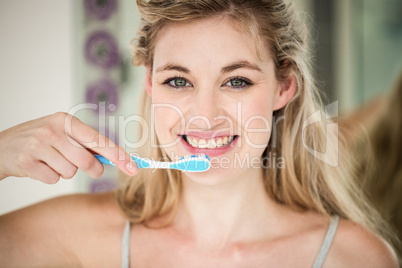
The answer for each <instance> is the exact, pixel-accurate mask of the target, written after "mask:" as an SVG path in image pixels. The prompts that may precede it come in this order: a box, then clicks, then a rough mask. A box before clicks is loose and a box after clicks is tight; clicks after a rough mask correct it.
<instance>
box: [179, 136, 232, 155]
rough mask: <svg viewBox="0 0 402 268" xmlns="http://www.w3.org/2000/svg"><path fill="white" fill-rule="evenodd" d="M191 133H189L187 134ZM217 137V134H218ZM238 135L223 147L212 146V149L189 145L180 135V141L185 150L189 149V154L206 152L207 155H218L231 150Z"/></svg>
mask: <svg viewBox="0 0 402 268" xmlns="http://www.w3.org/2000/svg"><path fill="white" fill-rule="evenodd" d="M188 135H191V134H188ZM218 137H219V136H218ZM238 137H239V136H236V137H235V139H234V140H233V141H232V143H230V144H229V145H228V146H225V147H221V148H214V149H209V148H195V147H193V146H191V145H189V144H188V143H187V142H186V141H185V140H184V139H183V137H182V136H180V141H181V143H182V144H183V145H184V148H186V150H187V151H189V152H190V153H191V154H206V155H208V156H211V157H212V156H218V155H222V154H225V153H227V152H229V151H230V150H232V149H233V148H234V147H235V145H236V142H237V140H238Z"/></svg>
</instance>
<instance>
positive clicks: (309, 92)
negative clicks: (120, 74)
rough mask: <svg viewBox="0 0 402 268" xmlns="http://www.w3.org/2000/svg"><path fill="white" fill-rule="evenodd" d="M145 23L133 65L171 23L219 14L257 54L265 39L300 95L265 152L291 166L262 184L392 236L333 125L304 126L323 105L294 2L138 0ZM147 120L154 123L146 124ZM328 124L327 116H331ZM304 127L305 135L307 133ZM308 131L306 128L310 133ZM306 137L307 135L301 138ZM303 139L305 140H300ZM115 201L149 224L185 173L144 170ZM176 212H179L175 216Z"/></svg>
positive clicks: (174, 199)
mask: <svg viewBox="0 0 402 268" xmlns="http://www.w3.org/2000/svg"><path fill="white" fill-rule="evenodd" d="M137 5H138V8H139V11H140V13H141V15H142V22H141V26H140V29H139V32H138V37H137V39H135V40H134V41H133V44H132V52H133V63H134V64H135V65H150V66H151V67H152V62H153V48H154V45H155V40H156V36H157V34H158V32H159V31H160V30H161V29H162V28H163V27H164V26H166V25H168V24H170V23H183V22H184V23H185V22H189V21H193V20H200V19H204V18H210V17H213V16H221V17H225V18H228V19H231V20H233V21H234V22H237V23H238V24H239V25H241V26H243V27H244V28H245V29H247V30H248V31H249V32H250V33H251V35H252V36H253V38H254V40H255V43H256V44H257V45H256V49H257V52H258V51H259V50H260V49H263V47H264V46H260V44H266V45H267V47H269V49H270V55H272V57H273V60H274V63H275V66H276V68H275V71H276V77H277V79H278V80H279V81H283V80H286V79H288V78H289V77H290V76H294V77H295V78H296V84H297V88H296V93H295V95H294V97H293V98H292V99H291V101H290V102H289V103H288V104H287V105H286V106H285V107H284V108H282V109H280V110H278V111H275V112H274V115H275V118H277V119H279V118H285V120H280V121H279V120H278V121H277V123H276V124H275V143H273V137H271V141H270V144H269V145H268V147H267V148H266V150H265V151H264V154H263V155H262V157H263V158H264V157H265V158H267V157H269V154H270V153H273V152H275V153H276V156H277V157H283V158H284V159H285V160H286V168H275V167H274V168H265V171H264V172H265V173H264V183H265V187H266V190H267V192H268V193H269V195H270V196H271V197H272V198H273V199H274V200H276V201H277V202H279V203H281V204H284V205H286V206H289V207H291V208H293V209H297V210H314V211H317V212H319V213H321V214H324V215H333V214H337V215H340V216H341V217H343V218H345V219H349V220H352V221H354V222H357V223H359V224H361V225H363V226H365V227H366V228H368V229H370V230H372V231H374V232H376V233H379V234H382V235H383V236H384V237H386V238H388V233H387V229H386V228H385V229H384V226H385V225H384V222H383V221H381V220H380V218H379V217H378V214H377V213H376V212H375V211H374V210H373V209H372V208H371V206H370V205H369V203H368V202H367V199H366V197H365V196H364V194H363V192H362V191H361V189H360V187H359V185H358V184H357V183H356V181H355V180H354V179H353V178H352V175H351V174H352V171H351V168H350V167H351V166H352V165H351V164H350V163H349V159H347V157H346V155H345V152H344V151H343V149H342V148H341V147H342V146H343V144H344V143H343V142H342V140H340V142H339V144H337V143H336V141H337V139H338V138H340V137H338V136H337V135H336V134H337V133H326V124H327V123H328V122H325V121H319V122H316V123H314V124H310V125H309V126H308V127H307V128H305V129H304V125H303V123H304V122H306V120H307V119H308V118H309V116H310V115H312V114H313V113H315V112H317V111H319V110H320V108H321V107H322V103H321V100H320V98H319V96H318V90H317V88H316V86H315V82H314V79H313V77H312V74H311V71H310V66H309V62H308V59H309V58H310V57H309V54H308V50H307V40H306V38H307V37H306V36H307V35H306V31H305V28H304V26H303V25H304V24H302V23H300V21H299V20H298V17H297V15H296V14H295V13H294V11H293V7H292V5H291V4H286V3H285V2H284V1H282V0H254V1H242V0H151V1H144V0H137ZM143 102H144V106H143V108H144V109H143V115H144V116H145V117H146V118H147V119H148V120H149V119H150V105H151V100H150V97H149V96H148V95H147V94H146V93H145V91H144V97H143ZM149 122H150V121H149ZM329 122H330V121H329ZM303 129H304V132H305V133H304V134H305V135H303ZM307 130H308V131H307ZM303 136H304V138H303V139H302V137H303ZM303 142H304V144H303ZM306 146H308V147H309V148H311V149H312V150H313V151H315V152H325V150H330V151H331V150H332V151H333V152H335V153H336V151H337V150H336V149H337V148H336V147H337V146H339V150H338V154H337V155H335V153H334V154H333V155H332V156H331V157H332V159H335V160H336V158H337V157H338V158H339V161H337V162H338V164H337V166H336V167H333V166H331V165H328V164H326V163H324V162H323V161H322V160H320V159H318V158H317V156H316V155H314V153H312V152H311V151H308V150H306ZM142 150H143V152H142V153H143V154H144V155H146V156H150V157H153V158H155V159H158V158H161V157H166V155H164V152H163V151H162V150H161V149H153V148H151V146H144V147H143V148H142ZM122 181H123V183H122V185H121V187H120V188H119V189H118V190H117V199H118V202H119V204H120V206H121V208H122V210H123V211H124V212H125V213H126V215H127V217H128V218H129V219H130V220H131V221H132V222H135V223H143V224H147V223H148V222H149V221H150V220H151V219H153V218H155V217H158V216H161V215H163V214H164V213H167V212H172V211H173V212H174V211H176V209H177V204H178V199H179V194H180V189H181V176H180V173H179V172H175V171H170V170H168V171H157V172H156V173H152V172H150V171H141V172H140V173H139V174H138V175H137V176H135V177H132V178H125V179H124V180H122ZM173 214H174V213H173Z"/></svg>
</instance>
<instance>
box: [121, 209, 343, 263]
mask: <svg viewBox="0 0 402 268" xmlns="http://www.w3.org/2000/svg"><path fill="white" fill-rule="evenodd" d="M338 223H339V216H338V215H335V216H332V217H331V221H330V223H329V226H328V230H327V234H326V235H325V238H324V241H323V242H322V244H321V248H320V251H319V252H318V254H317V257H316V258H315V261H314V264H313V268H319V267H321V266H322V264H323V263H324V261H325V258H326V257H327V255H328V252H329V248H330V247H331V244H332V240H333V239H334V236H335V233H336V229H337V228H338ZM129 266H130V221H127V223H126V226H125V227H124V231H123V239H122V260H121V267H122V268H129Z"/></svg>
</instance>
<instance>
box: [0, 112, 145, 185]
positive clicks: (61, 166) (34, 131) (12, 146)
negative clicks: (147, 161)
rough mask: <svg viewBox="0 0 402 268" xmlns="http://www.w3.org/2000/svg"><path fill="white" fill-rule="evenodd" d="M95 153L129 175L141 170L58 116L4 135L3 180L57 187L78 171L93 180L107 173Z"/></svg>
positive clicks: (0, 150)
mask: <svg viewBox="0 0 402 268" xmlns="http://www.w3.org/2000/svg"><path fill="white" fill-rule="evenodd" d="M92 153H97V154H101V155H103V156H104V157H106V158H108V159H109V160H111V161H112V162H113V163H114V164H116V167H117V168H119V169H120V170H122V171H123V172H124V173H126V174H127V175H130V176H132V175H134V174H136V173H137V170H138V168H137V166H136V165H135V162H134V161H133V160H131V157H130V156H129V155H128V154H127V153H126V152H125V151H124V149H123V148H122V147H120V146H117V145H115V144H114V143H113V142H112V141H111V140H109V139H108V138H107V137H105V136H103V135H102V134H100V133H99V132H97V131H96V130H94V129H93V128H91V127H89V126H87V125H86V124H84V123H82V122H81V121H80V120H79V119H77V118H76V117H74V116H72V115H70V114H67V113H56V114H53V115H49V116H45V117H42V118H39V119H36V120H32V121H28V122H25V123H23V124H20V125H17V126H14V127H12V128H10V129H7V130H5V131H3V132H0V179H4V178H6V177H9V176H16V177H30V178H33V179H36V180H39V181H43V182H45V183H49V184H52V183H56V182H57V181H59V179H60V177H62V178H64V179H69V178H72V177H73V176H74V175H75V173H76V172H77V169H78V168H79V169H81V170H83V171H84V172H85V173H86V174H88V175H89V176H91V177H92V178H97V177H99V176H101V175H102V173H103V166H102V164H101V163H100V162H99V161H98V160H97V159H96V158H95V157H94V156H93V154H92Z"/></svg>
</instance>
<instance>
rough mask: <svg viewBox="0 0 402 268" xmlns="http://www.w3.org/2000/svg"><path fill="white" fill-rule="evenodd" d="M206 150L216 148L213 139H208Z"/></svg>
mask: <svg viewBox="0 0 402 268" xmlns="http://www.w3.org/2000/svg"><path fill="white" fill-rule="evenodd" d="M208 148H211V149H213V148H216V141H215V140H214V139H210V140H209V143H208Z"/></svg>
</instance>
